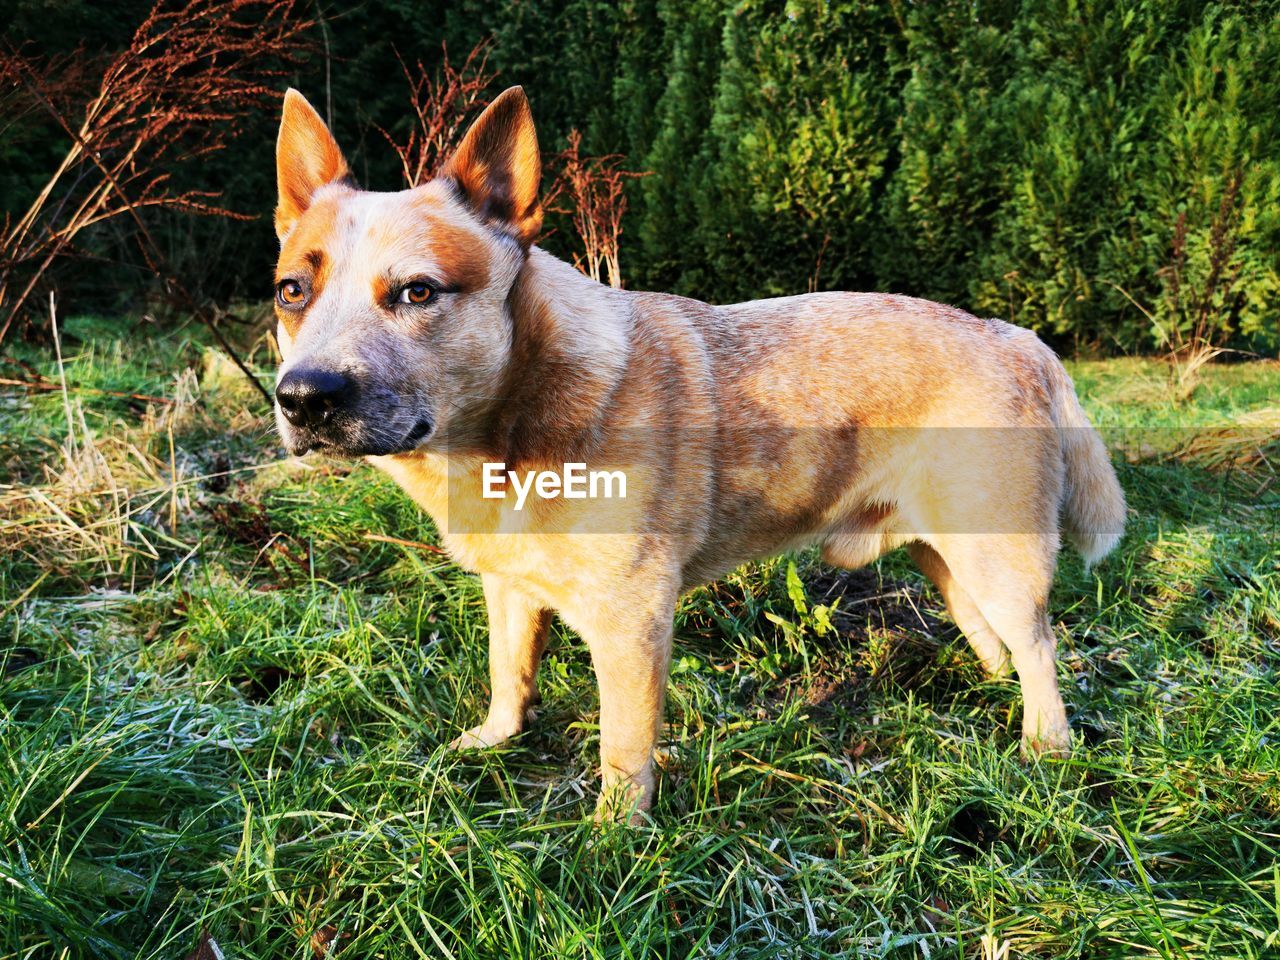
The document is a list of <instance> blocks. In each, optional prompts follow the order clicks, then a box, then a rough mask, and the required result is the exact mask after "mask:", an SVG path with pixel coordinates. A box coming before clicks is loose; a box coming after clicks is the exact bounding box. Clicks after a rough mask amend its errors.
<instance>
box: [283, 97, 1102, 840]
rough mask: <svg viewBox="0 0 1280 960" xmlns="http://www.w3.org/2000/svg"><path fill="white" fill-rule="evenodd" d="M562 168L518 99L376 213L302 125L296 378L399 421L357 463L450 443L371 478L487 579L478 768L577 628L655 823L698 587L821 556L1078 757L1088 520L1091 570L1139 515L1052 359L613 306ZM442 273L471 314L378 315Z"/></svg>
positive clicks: (292, 251)
mask: <svg viewBox="0 0 1280 960" xmlns="http://www.w3.org/2000/svg"><path fill="white" fill-rule="evenodd" d="M537 164H538V158H537V146H536V139H535V138H534V132H533V126H532V120H531V119H529V115H528V107H527V104H526V103H525V101H524V97H523V94H522V93H520V92H519V91H518V90H513V91H508V93H506V94H504V95H503V97H502V98H499V101H497V102H495V104H494V105H493V106H492V107H491V108H490V110H489V112H488V113H486V114H485V116H483V117H482V118H481V119H480V120H479V121H477V124H476V126H475V127H473V129H472V131H471V133H470V134H469V135H468V138H467V139H466V141H464V144H463V145H462V146H461V147H460V148H459V151H458V153H457V154H456V155H455V158H454V160H453V161H452V163H451V166H450V167H449V168H448V169H447V174H448V177H447V179H442V180H437V181H433V182H431V183H428V184H426V185H424V186H422V187H419V188H417V189H414V190H408V191H404V192H402V193H395V194H375V193H366V192H361V191H359V190H357V189H355V188H354V187H353V186H351V185H349V184H347V183H345V182H342V179H341V178H342V177H343V176H345V174H346V164H345V161H343V160H342V159H341V153H340V152H339V151H338V148H337V146H336V144H333V143H332V138H330V137H329V136H328V131H327V130H325V128H324V125H323V124H322V123H321V122H320V120H319V118H318V117H317V116H316V115H315V114H314V111H312V110H311V109H310V107H309V106H308V105H306V103H305V101H303V100H302V99H301V97H300V96H298V95H297V94H294V93H291V94H290V98H289V99H288V100H287V101H286V107H285V116H284V121H283V124H282V129H281V139H280V148H279V167H280V171H281V173H280V177H281V184H282V188H281V206H280V208H279V209H278V210H277V225H278V228H279V231H280V234H281V239H282V252H281V257H280V273H281V276H293V275H295V274H297V273H299V272H303V273H306V271H310V273H307V274H306V276H307V280H308V283H309V284H310V285H311V289H312V291H313V293H312V298H311V301H310V303H309V305H308V307H307V309H306V311H305V313H303V314H300V315H299V314H296V313H285V312H284V311H282V317H281V325H280V331H279V334H280V343H281V347H282V352H283V355H284V363H283V364H282V367H281V373H282V374H283V373H284V372H285V371H287V370H289V369H291V368H293V367H294V366H296V365H298V364H302V363H311V364H314V363H325V364H328V365H331V366H333V367H335V368H337V369H342V370H345V371H350V372H352V374H353V375H354V376H357V377H359V378H360V380H361V382H362V383H363V384H364V385H365V387H366V389H364V390H363V391H362V397H363V396H369V397H371V398H373V399H371V400H370V401H369V402H370V403H371V404H373V406H371V407H370V408H368V409H367V410H356V411H354V412H353V414H352V416H351V426H350V428H349V429H350V433H351V436H352V437H353V438H355V437H358V436H359V435H360V431H361V430H366V431H367V430H370V429H375V428H376V429H377V430H381V431H383V432H384V433H385V432H386V431H392V430H400V431H402V432H403V431H404V430H406V429H407V425H409V424H412V423H413V422H415V420H416V419H417V418H419V417H421V416H429V417H430V418H431V419H432V420H433V422H434V423H435V424H436V425H437V427H436V430H435V432H434V433H433V434H432V435H431V436H430V437H429V438H427V439H426V440H425V441H424V442H423V443H422V444H421V445H419V446H417V447H415V448H414V449H411V450H408V451H407V452H401V453H397V454H393V455H388V456H374V457H370V458H369V459H370V461H371V462H372V463H373V464H374V465H375V466H377V467H379V468H380V469H382V470H385V471H386V472H387V473H389V474H390V475H391V476H392V477H394V478H395V480H396V481H397V482H398V483H399V484H400V485H401V486H402V487H403V488H404V489H405V491H406V492H407V493H408V494H409V495H410V496H412V497H413V498H414V499H415V500H416V501H417V502H418V503H419V504H421V506H422V507H423V508H424V509H425V510H427V511H428V512H429V513H430V514H431V516H432V517H433V518H434V519H435V520H436V522H437V524H438V526H439V528H440V530H441V535H442V540H443V542H444V544H445V546H446V547H447V548H448V550H449V552H450V554H451V555H452V556H453V557H454V559H455V560H456V561H457V562H458V563H459V564H461V565H462V566H464V567H465V568H467V569H469V570H472V571H475V572H478V573H479V574H481V576H482V578H483V583H484V590H485V596H486V599H487V602H488V604H489V608H490V634H491V638H490V674H491V683H492V702H491V706H490V709H489V712H488V715H487V717H486V718H485V719H484V720H483V721H482V722H481V723H479V724H478V725H476V726H475V727H472V728H471V729H469V730H467V731H466V732H465V733H463V734H462V735H461V736H460V737H459V738H458V740H457V741H455V746H458V747H466V746H475V745H481V744H494V743H497V742H500V741H501V740H503V739H506V738H507V737H510V736H512V735H514V734H515V733H517V732H519V731H520V730H521V729H522V728H523V726H524V724H525V722H526V714H527V712H528V710H529V707H530V705H531V703H532V702H533V699H534V696H535V681H534V677H535V674H536V670H537V661H538V658H539V657H540V655H541V652H542V648H543V645H544V643H545V637H546V629H547V623H548V618H549V616H550V614H551V612H552V611H554V612H556V613H558V614H559V615H560V616H561V617H562V618H563V619H564V620H565V621H566V622H567V623H568V624H569V625H570V626H571V627H573V628H574V629H575V630H576V631H578V633H579V634H580V635H581V636H582V637H583V639H584V640H585V641H586V643H587V645H588V646H589V647H590V650H591V654H592V657H593V661H594V664H595V668H596V673H597V676H598V680H599V685H600V695H601V759H602V769H603V778H604V782H605V791H604V793H603V794H602V801H601V811H602V813H603V814H606V815H611V816H615V815H620V814H621V813H623V812H629V813H630V814H631V815H638V812H637V811H639V810H643V809H645V808H647V807H648V805H649V803H650V801H651V798H652V795H653V790H654V772H653V763H652V754H653V749H654V745H655V741H656V738H657V736H658V732H659V730H660V726H661V716H662V703H663V695H664V691H665V687H666V683H667V670H668V665H669V662H670V656H671V642H672V637H671V622H672V612H673V607H674V605H675V603H676V601H677V599H678V597H679V595H680V594H681V592H682V591H684V590H686V589H688V588H690V587H692V586H694V585H695V584H699V583H702V582H705V581H707V580H710V579H714V578H715V577H718V576H720V575H722V574H723V573H725V572H726V571H729V570H732V569H733V568H735V567H737V566H738V565H740V564H742V563H743V562H745V561H748V560H751V559H753V558H758V557H763V556H768V555H770V554H774V553H777V552H779V551H783V550H788V549H793V548H798V547H803V546H807V545H819V546H820V547H821V548H822V553H823V557H824V558H825V559H826V560H827V561H828V562H830V563H833V564H838V565H841V566H846V567H854V566H858V565H861V564H865V563H868V562H870V561H871V560H874V559H875V558H876V557H878V556H879V555H881V554H882V553H883V552H885V551H887V550H891V549H893V548H895V547H898V546H903V545H909V546H910V549H911V552H912V555H913V556H914V557H915V558H916V560H917V562H918V563H919V564H920V566H921V567H922V569H923V570H924V571H925V573H926V574H927V575H928V576H929V577H930V578H932V579H933V581H934V582H935V583H936V584H937V585H938V587H939V589H940V591H941V592H942V594H943V597H944V598H945V600H946V602H947V604H948V607H949V608H950V610H951V612H952V614H953V616H954V617H955V619H956V621H957V623H958V625H959V626H960V628H961V629H962V630H963V631H964V632H965V634H966V636H967V637H968V638H969V639H970V641H971V643H972V644H973V646H974V649H975V651H976V653H977V655H978V656H979V657H980V658H981V660H982V662H983V663H984V665H985V666H986V667H987V669H988V670H990V671H991V672H993V673H1003V672H1006V671H1008V670H1009V669H1010V667H1011V666H1012V668H1014V669H1016V670H1017V672H1018V674H1019V678H1020V680H1021V683H1022V687H1023V691H1024V705H1025V706H1024V727H1023V740H1024V746H1025V748H1026V749H1028V750H1030V751H1051V752H1054V753H1064V752H1066V751H1067V749H1068V748H1069V744H1070V733H1069V730H1068V727H1067V720H1066V715H1065V711H1064V709H1063V704H1062V700H1061V697H1060V696H1059V692H1058V686H1057V679H1056V671H1055V666H1054V637H1053V633H1052V631H1051V629H1050V626H1049V621H1048V618H1047V601H1048V595H1049V586H1050V581H1051V579H1052V577H1053V573H1054V567H1055V563H1056V556H1057V553H1058V549H1059V539H1060V538H1059V528H1060V521H1062V522H1063V525H1064V526H1065V528H1066V530H1067V532H1068V533H1069V534H1070V536H1071V537H1072V539H1073V540H1074V541H1075V542H1076V543H1077V545H1078V546H1080V547H1081V549H1082V551H1083V552H1084V553H1085V555H1086V558H1087V559H1089V560H1091V561H1092V560H1095V559H1097V558H1098V557H1099V556H1101V555H1102V554H1104V553H1105V552H1106V551H1107V550H1109V549H1110V548H1111V546H1112V545H1113V544H1114V542H1115V541H1116V539H1117V538H1118V536H1119V534H1120V530H1121V528H1122V526H1123V520H1124V501H1123V496H1122V494H1121V492H1120V488H1119V486H1118V484H1117V483H1116V479H1115V475H1114V473H1113V472H1112V469H1111V466H1110V463H1109V461H1108V458H1107V455H1106V451H1105V449H1104V448H1103V446H1102V444H1101V441H1100V439H1099V438H1098V436H1097V434H1096V433H1095V432H1094V431H1093V430H1092V428H1090V427H1089V425H1088V421H1087V420H1086V419H1085V417H1084V414H1083V412H1082V411H1081V409H1080V407H1079V404H1078V402H1077V400H1076V398H1075V394H1074V390H1073V388H1072V385H1071V382H1070V380H1069V378H1068V377H1067V375H1066V372H1065V371H1064V370H1063V368H1062V365H1061V364H1060V363H1059V361H1058V359H1057V358H1056V357H1055V356H1054V355H1053V353H1052V352H1051V351H1050V350H1049V349H1048V348H1047V347H1045V346H1044V345H1043V344H1042V343H1041V342H1040V341H1039V340H1038V339H1037V338H1036V337H1035V336H1034V335H1033V334H1031V333H1029V332H1027V331H1024V330H1020V329H1018V328H1015V327H1012V326H1010V325H1008V324H1005V323H1002V322H1000V321H998V320H981V319H978V318H975V317H972V316H970V315H969V314H967V313H964V312H963V311H961V310H958V309H955V308H953V307H947V306H943V305H940V304H936V303H930V302H928V301H925V300H917V299H912V298H909V297H899V296H888V295H885V294H864V293H820V294H811V295H808V296H798V297H787V298H782V299H776V300H764V301H756V302H751V303H743V304H736V305H733V306H719V307H717V306H709V305H707V304H704V303H699V302H697V301H693V300H688V299H684V298H680V297H674V296H667V295H663V294H658V293H630V292H624V291H620V290H614V289H610V288H607V287H603V286H601V285H599V284H597V283H594V282H592V281H591V280H589V279H588V278H586V277H584V276H582V275H581V274H580V273H578V272H577V271H576V270H574V269H573V268H572V267H570V266H568V265H567V264H565V263H563V262H561V261H559V260H557V259H555V258H554V257H552V256H551V255H549V254H547V253H545V252H543V251H542V250H540V249H538V248H537V247H536V246H533V245H532V244H531V240H532V237H533V235H534V233H536V224H537V223H540V220H541V212H540V210H539V209H538V207H537V190H538V179H539V171H538V169H537ZM308 177H310V179H309V180H308ZM335 181H337V182H335ZM459 184H462V185H463V186H462V188H460V187H459ZM299 198H301V199H299ZM418 269H422V270H427V271H429V272H432V273H433V274H440V275H445V276H447V278H448V280H449V281H450V282H451V283H454V284H456V286H457V287H458V291H459V292H458V293H456V294H453V295H451V296H449V297H448V298H447V300H446V299H442V300H441V302H440V303H439V304H438V305H437V306H436V307H434V308H432V309H429V310H427V311H424V312H422V313H421V314H420V315H415V316H416V319H415V320H414V321H413V322H410V323H406V322H403V321H402V320H400V319H398V318H396V317H392V316H389V315H388V314H387V311H386V310H383V309H382V308H380V307H379V306H378V305H377V304H378V290H379V289H380V287H379V284H380V283H385V282H386V279H385V278H387V277H389V276H403V275H406V273H407V272H412V271H413V270H418ZM281 431H282V434H283V435H284V437H285V439H286V441H289V440H290V432H289V426H288V424H287V423H285V422H284V421H283V419H282V420H281ZM351 444H352V447H353V449H354V448H356V447H358V445H359V444H358V443H357V442H356V440H355V439H352V440H351ZM486 461H504V462H505V463H506V464H507V465H508V466H509V467H513V468H519V469H532V468H551V469H554V468H558V467H559V466H561V465H562V464H564V463H566V462H577V461H581V462H586V463H588V464H589V465H591V466H592V467H608V468H610V469H614V468H622V469H625V470H626V472H627V474H628V497H627V499H626V500H625V501H617V500H615V501H576V502H573V503H569V502H567V501H564V500H549V501H531V502H530V504H529V505H528V506H527V507H526V509H525V510H524V511H521V512H517V511H515V510H514V506H513V497H508V498H507V499H506V500H486V499H483V498H481V496H480V489H481V484H480V481H479V476H480V468H481V464H482V463H484V462H486Z"/></svg>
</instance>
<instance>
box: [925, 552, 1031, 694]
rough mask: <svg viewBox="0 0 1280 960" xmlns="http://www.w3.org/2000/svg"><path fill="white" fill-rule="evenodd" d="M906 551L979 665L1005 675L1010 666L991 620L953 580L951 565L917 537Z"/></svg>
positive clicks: (992, 673) (1007, 655) (991, 674)
mask: <svg viewBox="0 0 1280 960" xmlns="http://www.w3.org/2000/svg"><path fill="white" fill-rule="evenodd" d="M907 551H908V552H909V553H910V554H911V558H912V559H913V560H915V562H916V566H918V567H919V568H920V569H921V570H922V571H923V572H924V575H925V576H927V577H928V578H929V579H930V580H932V581H933V584H934V586H936V587H937V588H938V592H939V593H941V594H942V599H943V600H944V601H946V604H947V610H948V611H950V613H951V619H952V620H954V621H955V622H956V626H957V627H959V628H960V632H961V633H963V634H964V636H965V639H966V640H968V641H969V645H970V646H971V647H973V652H974V653H975V654H977V656H978V659H979V660H980V661H982V666H983V667H984V668H985V669H986V671H987V674H988V675H989V676H992V677H1006V676H1008V675H1009V671H1010V670H1011V669H1012V668H1011V666H1010V663H1009V650H1008V648H1007V647H1005V645H1004V643H1003V642H1002V641H1001V640H1000V638H999V637H998V636H996V632H995V631H994V630H992V629H991V624H989V623H987V620H986V618H985V617H984V616H983V615H982V611H980V610H979V609H978V605H977V604H976V603H974V602H973V598H972V597H970V596H969V594H967V593H966V592H965V590H964V588H963V587H962V586H960V584H959V583H957V582H956V578H955V577H954V576H952V574H951V569H950V568H949V567H948V566H947V563H946V561H945V560H943V559H942V557H941V556H939V555H938V551H937V550H934V549H933V547H931V546H929V545H928V544H927V543H924V542H922V541H919V540H917V541H915V542H914V543H911V544H909V545H908V546H907Z"/></svg>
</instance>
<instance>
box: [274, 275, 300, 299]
mask: <svg viewBox="0 0 1280 960" xmlns="http://www.w3.org/2000/svg"><path fill="white" fill-rule="evenodd" d="M276 298H277V299H278V300H279V301H280V302H281V303H284V304H297V303H301V302H302V301H303V300H305V299H306V294H305V293H303V291H302V284H300V283H299V282H298V281H297V280H281V281H280V282H279V283H277V284H276Z"/></svg>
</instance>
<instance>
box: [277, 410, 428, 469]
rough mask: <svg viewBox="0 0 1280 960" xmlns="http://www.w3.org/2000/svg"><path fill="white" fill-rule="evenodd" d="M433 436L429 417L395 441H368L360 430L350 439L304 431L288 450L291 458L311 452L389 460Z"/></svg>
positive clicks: (369, 439) (296, 436)
mask: <svg viewBox="0 0 1280 960" xmlns="http://www.w3.org/2000/svg"><path fill="white" fill-rule="evenodd" d="M434 432H435V423H434V422H433V421H432V420H431V418H430V417H422V418H420V419H419V420H418V421H417V422H416V423H415V424H414V425H413V427H412V428H410V430H409V431H408V433H406V434H405V435H404V436H403V437H401V438H400V439H398V440H387V439H383V438H377V437H370V436H367V435H366V433H367V432H366V431H364V430H360V431H352V433H353V434H354V435H353V436H348V437H343V436H332V435H324V434H319V433H314V432H311V431H308V432H307V434H306V435H305V436H298V435H295V436H294V437H293V438H292V441H291V442H290V444H289V446H290V448H291V450H292V452H293V454H294V456H303V455H304V454H307V453H311V452H313V451H314V452H316V453H321V454H323V455H325V456H329V457H337V458H340V459H359V458H360V457H389V456H394V455H396V454H403V453H412V452H413V451H414V450H417V449H418V448H419V447H420V446H422V444H423V443H425V442H426V441H427V440H429V439H430V438H431V435H432V434H433V433H434Z"/></svg>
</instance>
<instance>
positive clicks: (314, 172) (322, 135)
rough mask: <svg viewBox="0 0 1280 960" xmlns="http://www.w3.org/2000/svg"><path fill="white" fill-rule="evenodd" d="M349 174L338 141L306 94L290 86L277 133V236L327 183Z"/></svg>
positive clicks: (285, 229)
mask: <svg viewBox="0 0 1280 960" xmlns="http://www.w3.org/2000/svg"><path fill="white" fill-rule="evenodd" d="M350 175H351V171H350V169H349V168H348V167H347V161H346V160H345V159H344V158H343V156H342V151H341V150H340V149H338V142H337V141H336V140H334V139H333V134H331V133H330V132H329V128H328V127H326V126H325V124H324V121H323V120H321V119H320V114H318V113H316V109H315V107H313V106H311V104H309V103H308V102H307V98H306V97H304V96H303V95H302V94H300V93H299V92H298V91H297V90H294V89H293V88H292V87H290V88H289V90H288V92H287V93H285V95H284V111H283V113H282V114H281V116H280V137H279V139H277V140H276V185H277V186H278V187H279V190H280V200H279V203H278V205H277V206H276V236H277V237H280V238H281V239H283V238H284V235H285V234H286V233H288V232H289V230H290V228H292V227H293V225H294V223H296V222H297V220H298V218H299V217H300V216H302V215H303V213H305V212H306V210H307V207H309V206H311V197H312V195H313V194H314V193H315V192H316V191H317V190H319V189H320V188H321V187H323V186H324V185H325V184H326V183H332V182H333V181H334V180H341V179H342V178H343V177H347V176H350Z"/></svg>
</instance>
